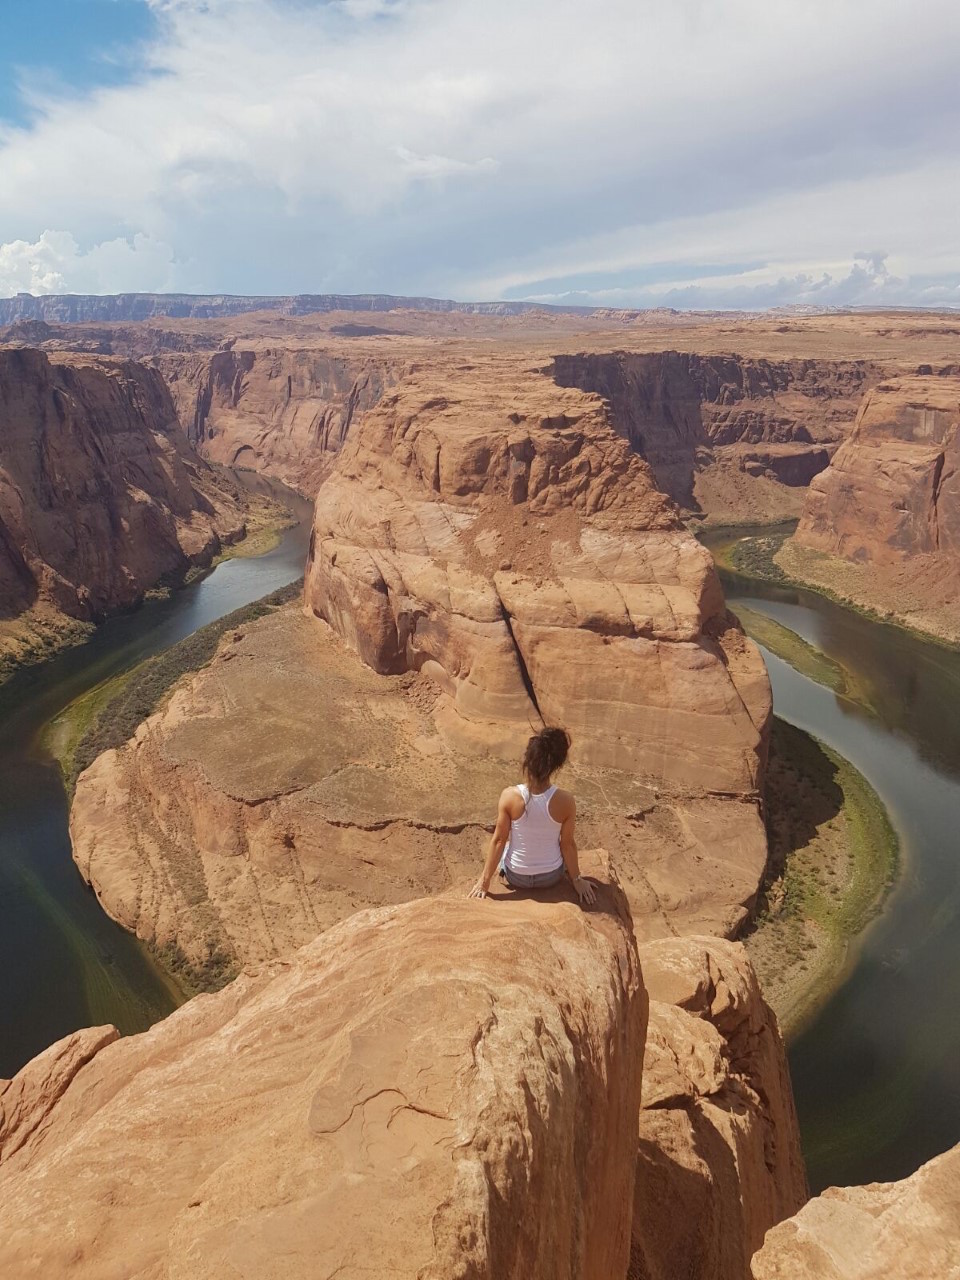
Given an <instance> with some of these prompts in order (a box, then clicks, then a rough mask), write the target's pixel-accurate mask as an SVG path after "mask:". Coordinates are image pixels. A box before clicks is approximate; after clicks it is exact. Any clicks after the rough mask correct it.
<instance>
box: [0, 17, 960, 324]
mask: <svg viewBox="0 0 960 1280" xmlns="http://www.w3.org/2000/svg"><path fill="white" fill-rule="evenodd" d="M0 18H2V21H0V296H10V295H12V294H14V293H16V292H18V291H21V290H23V291H29V292H33V293H62V292H74V293H115V292H124V291H138V290H143V291H161V292H162V291H185V292H193V293H208V292H213V293H221V292H227V293H260V294H264V293H267V294H287V293H322V292H337V293H366V292H383V293H395V294H408V295H410V294H414V295H429V296H434V297H452V298H458V299H465V300H467V299H469V300H487V299H494V298H508V299H530V300H535V301H543V302H553V303H561V304H564V303H575V304H581V305H593V306H610V307H631V308H632V307H653V306H670V307H677V308H684V309H687V308H698V309H699V308H746V309H760V308H766V307H777V306H785V305H811V306H816V307H825V306H850V305H857V306H930V307H936V306H957V307H960V93H958V92H957V89H956V82H957V76H956V68H957V66H958V65H960V5H958V4H957V3H956V0H924V3H923V4H922V5H921V6H918V5H915V4H909V3H907V2H906V0H870V3H869V4H868V3H866V0H669V3H666V2H665V0H576V2H574V0H2V11H0Z"/></svg>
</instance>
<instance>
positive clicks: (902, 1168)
mask: <svg viewBox="0 0 960 1280" xmlns="http://www.w3.org/2000/svg"><path fill="white" fill-rule="evenodd" d="M754 532H756V531H754ZM729 538H730V535H729V534H727V535H725V539H726V540H729ZM705 541H707V542H708V544H709V543H710V542H711V541H712V542H713V544H714V546H716V545H717V543H718V542H719V541H720V540H719V539H718V538H714V539H712V540H711V539H705ZM721 576H722V577H723V578H724V586H725V588H726V592H727V598H728V600H729V602H730V606H731V608H732V609H734V611H736V608H737V606H738V605H746V606H749V607H750V608H751V609H753V610H755V611H756V612H760V613H764V614H766V615H767V616H769V617H771V618H773V619H775V620H776V621H777V622H779V623H780V624H781V625H783V626H785V627H788V628H789V629H790V630H791V631H793V632H795V633H796V634H797V635H800V636H802V637H803V638H804V639H805V640H807V641H808V642H809V643H810V644H812V645H814V646H815V647H816V648H817V649H820V650H821V651H822V652H823V653H825V654H827V655H828V656H829V657H831V658H833V659H835V660H836V661H837V662H839V663H840V664H841V666H843V667H844V668H845V669H846V670H847V671H849V672H851V673H853V675H854V677H855V680H856V682H857V685H858V686H859V687H860V688H861V689H863V690H864V691H865V693H866V695H867V700H868V701H869V703H870V705H871V707H872V708H873V709H874V712H875V714H871V713H870V712H868V711H866V710H864V709H863V708H862V707H861V706H860V705H858V704H856V703H854V702H851V701H849V700H847V699H845V698H843V697H839V696H838V695H836V694H834V693H832V692H831V691H830V690H828V689H826V688H824V687H823V686H821V685H819V684H816V683H814V682H813V681H812V680H810V679H808V678H807V677H805V676H802V675H800V674H798V673H797V672H796V671H795V670H794V669H793V668H792V667H790V666H788V665H787V664H786V663H785V662H783V661H782V660H781V659H779V658H777V657H775V656H774V655H773V654H771V653H769V652H767V651H766V650H765V651H764V658H765V659H766V662H767V667H768V670H769V672H770V679H771V682H772V685H773V699H774V708H775V711H776V713H777V715H779V716H781V717H783V718H784V719H785V720H789V721H790V722H791V723H793V724H795V725H798V726H799V727H800V728H801V729H806V730H808V731H809V732H811V733H814V734H816V736H817V737H819V738H821V739H822V740H823V741H824V742H826V743H827V744H828V745H829V746H831V747H833V748H834V749H835V750H837V751H838V752H840V753H841V754H842V755H844V756H846V757H847V759H849V760H851V761H852V762H853V764H854V765H856V767H857V768H858V769H859V770H860V772H861V773H863V774H864V776H865V777H866V778H867V779H868V780H869V781H870V782H871V783H872V785H873V786H874V787H875V789H876V790H877V792H878V793H879V795H880V796H881V798H882V799H883V801H884V802H885V804H886V805H887V808H888V810H889V812H890V816H891V820H892V821H893V823H894V826H895V827H896V828H897V831H898V833H899V836H900V840H901V856H902V859H903V865H902V869H901V870H902V874H901V877H900V880H899V882H898V885H897V887H896V889H895V891H894V893H893V894H892V896H891V898H890V899H889V901H888V903H887V905H886V908H885V910H884V911H883V913H882V915H881V916H880V917H878V919H877V920H876V921H875V922H874V923H873V924H872V925H871V926H870V927H869V928H868V930H867V931H866V932H865V934H864V935H863V936H862V938H861V940H860V942H859V944H858V946H857V947H856V948H855V950H854V953H853V955H852V956H851V960H850V966H849V972H848V974H847V975H846V977H845V981H844V982H843V984H842V985H841V986H840V987H839V989H838V990H837V991H836V993H835V994H834V996H833V997H832V998H831V999H830V1000H829V1002H828V1003H827V1004H826V1005H825V1006H824V1008H823V1009H822V1010H821V1012H820V1013H819V1014H818V1015H817V1017H816V1018H815V1020H814V1021H813V1022H811V1023H809V1024H807V1025H806V1027H805V1028H804V1030H803V1031H802V1032H801V1034H800V1035H799V1036H798V1037H797V1039H796V1040H795V1041H794V1042H793V1043H792V1044H791V1045H790V1047H789V1053H790V1069H791V1073H792V1076H793V1084H794V1092H795V1094H796V1099H797V1109H798V1112H799V1116H800V1128H801V1133H802V1135H803V1143H804V1151H805V1155H806V1158H807V1165H808V1170H809V1173H810V1181H811V1185H812V1187H813V1189H814V1190H815V1191H817V1190H820V1189H822V1188H823V1187H824V1186H828V1185H831V1184H846V1183H861V1182H872V1181H886V1180H890V1179H897V1178H902V1177H904V1176H906V1175H907V1174H910V1173H912V1172H913V1171H914V1170H915V1169H916V1168H917V1167H918V1166H919V1165H920V1164H922V1163H923V1162H924V1161H926V1160H929V1159H930V1158H931V1157H932V1156H935V1155H937V1154H938V1153H940V1152H941V1151H944V1150H946V1149H947V1148H948V1147H951V1146H953V1145H954V1144H955V1143H956V1142H957V1141H958V1140H960V1017H958V1009H960V654H957V653H955V652H952V651H949V650H947V649H944V648H943V647H941V646H939V645H936V644H933V643H928V642H925V641H923V640H921V639H918V638H915V637H913V636H911V635H910V634H908V633H906V632H904V631H903V630H900V629H898V628H896V627H891V626H887V625H885V624H881V623H878V622H875V621H871V620H869V619H867V618H865V617H863V616H862V615H860V614H858V613H856V612H855V611H853V610H851V609H846V608H843V607H842V606H840V605H837V604H834V603H833V602H832V601H830V600H828V599H826V598H825V597H823V596H821V595H818V594H817V593H815V592H812V591H797V590H793V589H786V588H781V587H777V586H774V585H771V584H768V583H765V582H762V581H759V580H757V579H753V578H745V577H743V576H742V575H739V574H737V575H730V574H722V575H721Z"/></svg>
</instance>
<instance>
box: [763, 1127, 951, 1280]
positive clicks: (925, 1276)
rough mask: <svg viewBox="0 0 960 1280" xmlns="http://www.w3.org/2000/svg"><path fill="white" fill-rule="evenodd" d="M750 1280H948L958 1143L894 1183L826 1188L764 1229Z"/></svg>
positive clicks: (949, 1277)
mask: <svg viewBox="0 0 960 1280" xmlns="http://www.w3.org/2000/svg"><path fill="white" fill-rule="evenodd" d="M751 1274H752V1276H753V1280H955V1278H956V1277H957V1276H958V1275H960V1147H954V1148H953V1150H951V1151H948V1152H946V1154H945V1155H942V1156H938V1157H937V1158H936V1159H935V1160H931V1161H930V1162H929V1163H928V1164H925V1165H923V1166H922V1167H921V1168H920V1169H918V1170H917V1172H916V1173H915V1174H913V1175H912V1176H911V1177H909V1178H905V1179H904V1180H903V1181H902V1182H875V1183H872V1184H871V1185H870V1186H866V1187H830V1188H829V1189H828V1190H827V1191H824V1193H823V1194H822V1195H819V1196H817V1197H816V1199H814V1200H811V1201H810V1202H809V1204H807V1205H806V1207H805V1208H803V1209H801V1211H800V1212H799V1213H798V1214H797V1215H796V1217H794V1218H790V1219H788V1220H787V1221H786V1222H782V1223H781V1224H780V1225H779V1226H778V1227H774V1229H773V1230H772V1231H769V1232H768V1233H767V1238H766V1240H765V1241H764V1244H763V1248H762V1249H761V1250H760V1251H759V1253H757V1255H756V1256H755V1257H754V1259H753V1269H752V1272H751Z"/></svg>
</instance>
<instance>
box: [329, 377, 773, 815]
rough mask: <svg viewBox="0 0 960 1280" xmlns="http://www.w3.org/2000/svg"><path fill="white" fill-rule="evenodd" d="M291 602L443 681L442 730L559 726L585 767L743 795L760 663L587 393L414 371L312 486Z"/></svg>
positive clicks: (765, 712) (701, 555)
mask: <svg viewBox="0 0 960 1280" xmlns="http://www.w3.org/2000/svg"><path fill="white" fill-rule="evenodd" d="M305 599H306V604H307V607H308V609H309V610H310V611H311V612H312V613H314V614H316V615H317V616H318V617H322V618H324V619H325V620H326V621H327V622H329V623H330V625H331V626H333V627H334V628H335V629H336V630H337V631H338V632H339V633H340V634H341V635H342V636H343V637H344V638H345V639H346V641H347V643H348V644H349V645H350V646H351V648H353V649H355V650H356V652H357V653H358V654H359V655H360V656H361V658H362V659H363V660H364V662H366V663H367V664H368V665H369V666H371V667H372V668H373V669H374V670H376V671H379V672H382V673H384V674H394V675H396V674H399V673H401V672H404V671H422V672H424V673H426V674H428V675H430V676H431V678H433V679H434V680H435V681H436V682H437V683H438V684H439V686H440V687H441V689H442V690H443V698H444V712H443V719H444V726H445V729H446V732H447V735H448V737H449V738H450V740H451V741H453V740H458V741H466V742H482V743H483V744H485V745H486V744H489V743H491V742H497V743H509V744H512V745H513V750H514V751H515V750H516V744H517V743H518V741H519V740H520V738H521V737H522V735H523V734H524V732H525V730H526V729H527V728H528V727H529V726H531V725H535V724H538V723H540V721H541V718H545V719H546V720H548V721H553V722H556V723H563V724H565V725H567V727H568V728H569V729H570V731H571V733H572V734H573V735H574V738H575V739H576V742H577V754H578V758H579V760H580V761H581V762H583V763H584V764H595V765H600V766H605V767H610V768H619V769H623V770H624V771H626V772H628V773H632V774H639V775H642V776H643V777H645V778H648V779H651V780H653V781H654V782H656V783H661V784H666V785H668V786H669V785H676V786H686V787H690V788H699V789H702V790H703V791H705V792H713V793H717V792H722V793H728V794H736V795H751V794H755V793H756V790H757V787H758V779H759V774H760V770H761V768H762V759H763V752H764V744H765V733H766V727H767V720H768V717H769V710H770V699H769V685H768V683H767V679H766V672H765V670H764V668H763V664H762V661H761V660H760V658H759V655H758V654H757V652H756V650H755V649H754V648H753V647H752V646H751V645H750V644H749V642H746V641H745V639H744V637H743V634H742V632H741V631H740V629H739V626H738V625H737V624H736V622H735V621H734V620H733V619H732V618H731V617H730V616H729V615H728V614H727V613H726V610H725V607H724V602H723V595H722V592H721V590H720V586H719V582H718V580H717V577H716V573H715V571H714V568H713V561H712V558H711V556H710V555H709V553H708V552H706V551H705V550H704V549H703V548H702V547H701V546H700V545H699V544H698V543H697V542H696V541H695V539H694V538H693V537H692V536H691V535H690V534H689V533H687V531H686V530H685V529H684V527H683V526H682V524H681V523H680V521H679V518H678V514H677V512H676V508H675V507H674V506H673V504H672V503H671V502H670V501H669V499H668V498H666V497H665V496H664V495H663V494H662V493H661V492H660V491H659V490H658V489H657V488H656V485H655V484H654V482H653V479H652V476H651V474H650V471H649V469H648V467H647V466H646V464H645V463H644V462H643V461H641V460H640V458H638V457H637V455H636V454H634V453H632V452H631V451H630V450H629V448H628V447H627V445H626V443H625V442H624V441H623V440H621V439H620V438H619V437H618V436H617V435H616V433H615V432H614V431H613V430H612V429H611V427H610V424H609V422H608V419H607V414H606V411H605V409H604V407H603V405H602V403H601V402H600V400H599V399H598V398H597V397H595V396H588V395H584V394H583V393H581V392H579V391H576V390H561V389H559V388H555V387H553V386H552V385H551V384H550V383H549V382H548V381H546V380H545V379H544V378H543V377H542V376H541V375H540V374H538V373H536V372H529V371H526V370H524V369H523V367H522V366H518V364H516V363H511V362H508V361H505V360H497V359H488V360H485V361H483V362H480V361H478V362H477V363H476V364H475V365H473V366H471V368H469V369H465V368H463V366H461V365H452V366H448V367H447V368H437V367H435V368H432V369H430V370H429V373H428V374H427V375H425V376H424V377H423V378H422V379H420V378H418V377H417V376H416V375H415V374H414V373H411V375H410V376H409V377H407V378H405V379H404V380H403V382H401V383H400V385H399V386H398V387H397V388H395V389H394V390H393V391H392V392H390V393H389V394H388V395H385V396H384V397H383V399H382V400H381V402H380V404H379V405H378V406H377V407H376V408H375V409H374V410H372V411H371V412H369V413H368V414H366V415H365V417H364V418H363V419H362V420H361V421H360V422H359V423H358V424H357V425H356V427H355V429H354V431H353V432H352V433H351V436H350V438H349V440H348V442H347V444H346V446H345V447H344V449H343V450H342V451H341V453H340V456H339V458H338V460H337V464H336V466H335V468H334V470H333V471H332V473H331V475H330V478H329V479H328V480H327V482H326V483H325V484H324V486H323V488H322V489H321V491H320V494H319V497H318V499H317V508H316V518H315V522H314V531H313V537H312V541H311V552H310V557H309V559H308V562H307V576H306V588H305Z"/></svg>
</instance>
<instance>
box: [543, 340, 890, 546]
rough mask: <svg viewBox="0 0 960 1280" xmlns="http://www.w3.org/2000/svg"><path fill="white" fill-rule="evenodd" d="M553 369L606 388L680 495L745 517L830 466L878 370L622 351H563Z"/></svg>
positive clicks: (779, 501)
mask: <svg viewBox="0 0 960 1280" xmlns="http://www.w3.org/2000/svg"><path fill="white" fill-rule="evenodd" d="M553 376H554V377H555V378H556V380H557V382H558V383H559V384H560V385H561V386H568V387H580V388H581V389H583V390H585V391H592V392H595V393H597V394H599V395H601V396H603V398H604V399H605V400H606V401H607V402H608V404H609V405H610V410H611V420H612V422H613V424H614V426H615V427H616V429H617V431H618V432H619V433H620V434H621V435H623V436H625V437H626V438H627V439H628V440H629V441H630V443H631V444H632V445H633V447H634V448H635V449H636V450H637V452H638V453H640V454H641V455H642V456H643V457H644V458H645V459H646V460H647V462H649V464H650V467H651V469H652V471H653V474H654V476H655V477H656V480H657V483H658V485H659V486H660V488H661V489H663V490H664V491H665V492H666V493H668V494H670V496H671V497H672V498H674V500H675V501H676V502H678V503H679V504H680V505H681V506H683V507H686V508H688V509H690V510H694V511H702V512H703V513H705V514H706V515H708V516H710V517H712V518H714V519H717V520H720V519H726V520H729V521H731V522H734V523H736V522H737V521H741V522H747V521H750V520H755V519H758V518H766V519H774V518H780V517H783V516H787V515H790V514H798V513H799V506H800V501H801V497H800V490H802V489H803V488H804V487H805V486H806V485H808V484H809V483H810V481H811V480H812V478H813V477H814V476H815V475H817V474H818V473H819V472H820V471H822V470H823V469H824V468H825V467H826V466H827V464H828V462H829V460H830V456H831V454H832V452H833V450H834V449H835V448H836V446H837V444H838V443H839V442H840V441H841V440H842V439H843V438H844V436H845V435H846V433H847V431H848V429H849V425H850V423H851V422H852V421H853V418H854V415H855V413H856V408H857V405H858V403H859V401H860V398H861V396H862V394H863V392H864V389H865V388H866V387H867V386H869V385H870V384H871V383H872V382H875V381H877V380H878V379H879V377H880V376H881V370H880V369H879V368H878V367H877V366H875V365H874V364H872V363H871V362H869V361H866V360H849V361H829V360H774V359H763V358H751V357H745V356H739V355H726V356H721V355H698V354H695V353H690V352H681V351H662V352H651V353H635V352H624V351H619V352H608V353H581V354H577V355H563V356H557V358H556V360H555V361H554V365H553ZM791 491H792V492H791Z"/></svg>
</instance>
